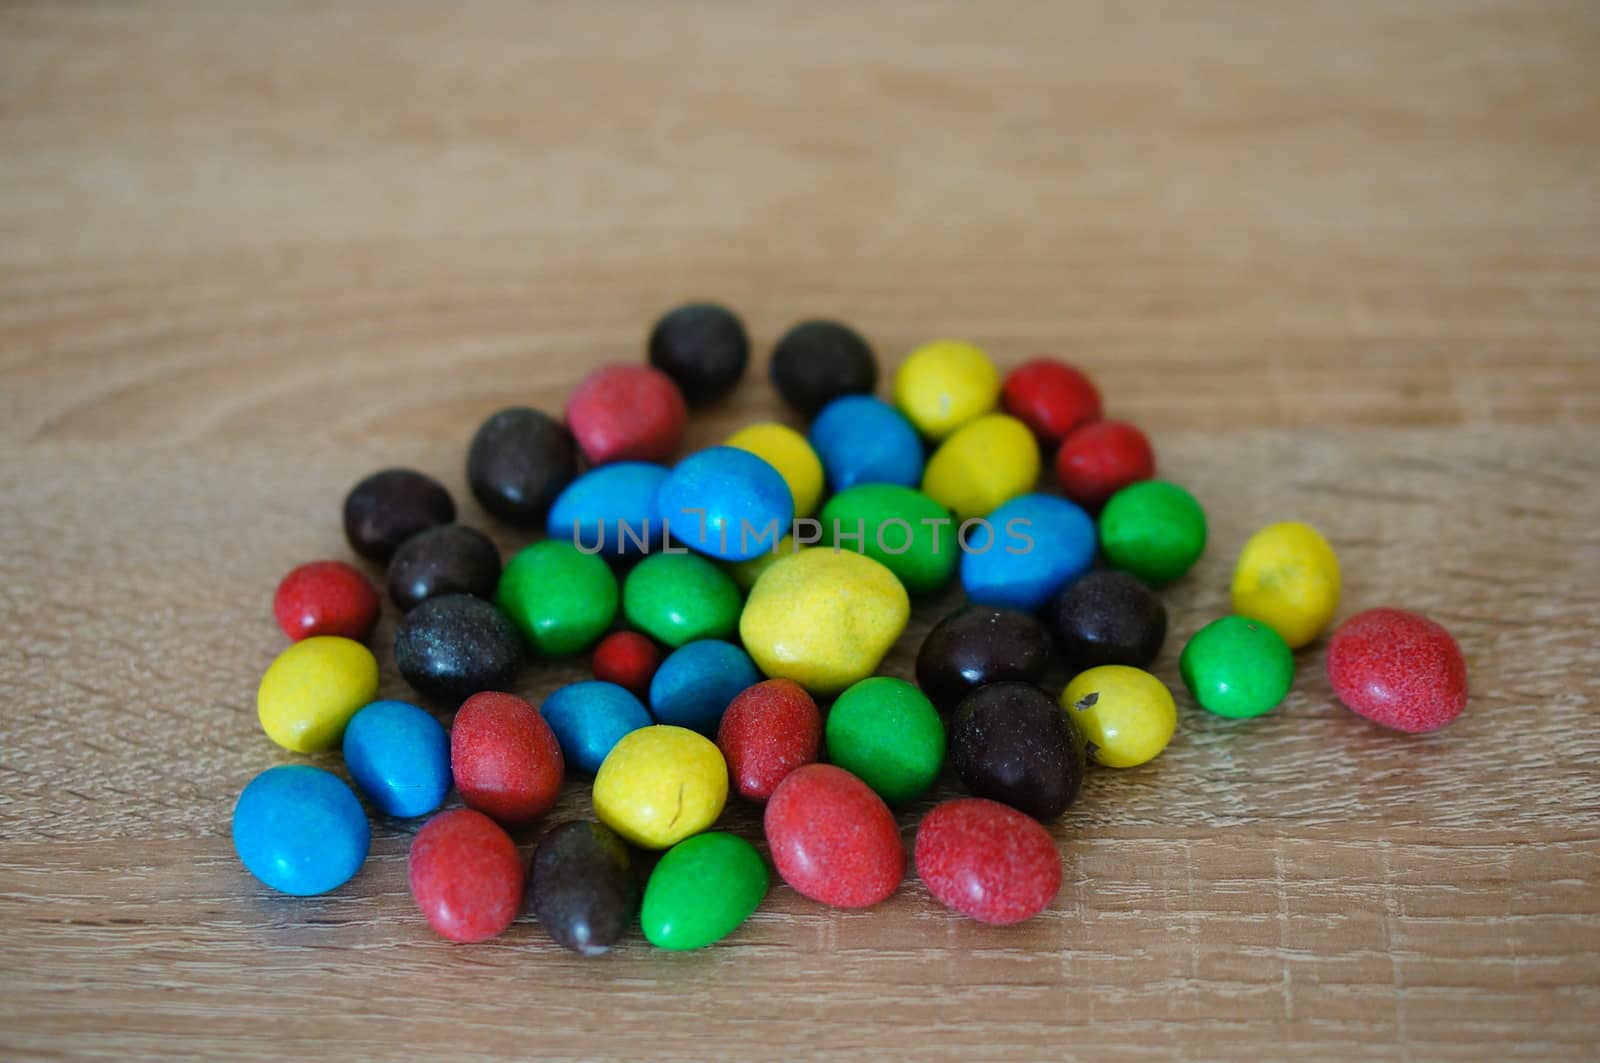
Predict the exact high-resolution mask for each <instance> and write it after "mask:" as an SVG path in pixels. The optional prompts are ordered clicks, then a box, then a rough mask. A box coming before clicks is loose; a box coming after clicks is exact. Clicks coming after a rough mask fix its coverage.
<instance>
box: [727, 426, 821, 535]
mask: <svg viewBox="0 0 1600 1063" xmlns="http://www.w3.org/2000/svg"><path fill="white" fill-rule="evenodd" d="M723 445H724V446H728V447H734V448H736V449H738V450H748V451H749V452H750V453H752V454H754V455H755V456H756V457H758V458H760V459H761V460H762V461H764V462H766V463H767V464H768V465H771V466H772V467H773V468H774V469H776V470H778V475H779V476H782V477H783V482H784V483H786V484H788V485H789V496H790V498H791V499H793V501H794V515H795V516H797V517H809V516H811V514H813V513H815V512H816V511H817V506H818V505H819V504H820V503H821V502H822V459H821V458H818V457H817V452H816V451H814V450H812V449H811V444H810V443H808V442H806V437H805V436H803V435H801V434H800V433H799V432H796V431H795V430H794V429H793V428H790V427H789V426H788V425H786V424H778V423H777V422H776V421H766V422H763V423H761V424H752V425H747V426H746V427H744V428H741V429H739V431H737V432H735V433H733V435H731V436H729V437H728V439H727V442H725V443H724V444H723Z"/></svg>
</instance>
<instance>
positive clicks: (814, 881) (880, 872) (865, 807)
mask: <svg viewBox="0 0 1600 1063" xmlns="http://www.w3.org/2000/svg"><path fill="white" fill-rule="evenodd" d="M762 824H763V827H764V829H765V831H766V835H767V848H768V849H769V850H770V851H771V853H772V862H773V864H774V865H776V867H777V869H778V874H779V875H780V876H781V877H782V878H783V880H784V881H785V882H787V883H788V884H789V885H791V886H793V887H794V888H795V889H796V890H798V891H799V892H800V893H802V894H804V895H805V896H807V897H810V898H811V899H812V900H814V901H821V902H822V903H823V904H828V905H832V906H833V907H835V908H868V907H871V906H872V905H874V904H877V903H878V902H879V901H882V900H884V899H886V898H887V897H888V896H889V894H891V893H893V892H894V891H895V888H896V887H897V886H899V885H900V880H901V879H902V878H904V877H905V873H906V850H905V845H904V844H903V843H902V842H901V841H900V828H899V827H898V826H896V825H895V822H894V813H892V812H890V811H889V806H888V805H886V804H884V803H883V799H882V798H881V797H879V796H878V795H877V794H875V793H873V792H872V789H871V788H870V787H868V786H867V784H866V783H864V782H862V781H861V780H860V779H858V778H856V777H855V776H854V775H851V774H850V773H849V772H847V771H845V770H844V769H843V768H836V767H834V766H833V765H832V764H808V765H806V766H805V767H803V768H800V769H798V770H796V771H794V772H791V773H790V774H789V777H788V778H786V779H784V780H783V782H781V783H779V784H778V789H777V790H776V791H774V792H773V795H772V800H770V801H768V802H767V811H766V815H765V816H764V817H763V820H762Z"/></svg>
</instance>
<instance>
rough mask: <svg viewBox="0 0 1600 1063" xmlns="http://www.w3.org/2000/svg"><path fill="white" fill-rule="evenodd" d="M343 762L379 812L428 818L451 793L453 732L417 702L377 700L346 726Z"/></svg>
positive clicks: (358, 713) (406, 816)
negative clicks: (426, 816) (414, 703)
mask: <svg viewBox="0 0 1600 1063" xmlns="http://www.w3.org/2000/svg"><path fill="white" fill-rule="evenodd" d="M344 766H345V767H346V768H348V769H349V770H350V777H351V778H352V779H354V780H355V783H356V788H357V789H359V790H360V791H361V792H362V793H363V794H365V795H366V798H367V800H368V801H371V802H372V805H373V807H374V808H376V809H377V810H378V811H379V812H382V813H384V814H386V815H390V816H399V817H400V818H402V819H406V818H409V817H411V816H423V815H426V814H428V813H429V812H432V811H433V810H434V809H436V808H438V807H439V806H440V805H442V804H444V795H445V794H447V793H449V792H450V736H449V735H448V734H446V733H445V730H444V728H443V727H442V726H440V724H439V721H438V720H435V719H434V718H433V716H432V714H430V713H428V712H425V711H423V710H422V709H419V708H417V707H416V706H415V705H411V704H408V703H407V702H404V701H374V702H373V703H372V704H371V705H368V706H366V707H365V708H363V709H362V710H361V711H359V712H357V713H356V714H355V715H354V716H352V717H350V723H349V724H348V725H347V726H346V727H345V729H344Z"/></svg>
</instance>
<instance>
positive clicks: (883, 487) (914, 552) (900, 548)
mask: <svg viewBox="0 0 1600 1063" xmlns="http://www.w3.org/2000/svg"><path fill="white" fill-rule="evenodd" d="M820 519H821V522H822V542H823V545H825V546H838V547H839V548H840V549H843V550H854V551H855V552H856V553H860V554H866V555H867V556H868V557H870V558H872V560H874V561H876V562H878V563H879V564H881V565H883V567H884V568H887V569H888V570H889V571H890V572H893V573H894V574H895V578H897V579H898V580H899V581H900V582H901V583H903V584H904V585H905V588H906V590H907V591H908V592H910V593H911V594H932V593H933V592H935V591H938V590H942V589H943V588H944V586H945V585H946V584H947V583H949V582H950V578H951V577H952V576H954V575H955V571H956V565H957V564H958V563H959V562H960V559H961V554H960V551H959V549H958V548H957V546H956V527H955V522H954V521H953V520H951V518H950V511H949V510H947V509H945V508H944V507H943V506H941V505H939V503H937V502H935V501H934V500H933V499H931V498H929V497H928V496H927V495H925V494H923V493H922V492H921V491H918V490H916V489H915V488H911V487H902V486H900V485H899V484H860V485H858V486H856V487H851V488H847V489H845V490H843V491H840V492H839V493H838V494H836V495H834V496H833V497H832V498H830V499H828V504H827V505H825V506H823V507H822V516H821V518H820Z"/></svg>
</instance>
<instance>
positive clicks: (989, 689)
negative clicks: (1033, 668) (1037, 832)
mask: <svg viewBox="0 0 1600 1063" xmlns="http://www.w3.org/2000/svg"><path fill="white" fill-rule="evenodd" d="M1085 752H1086V750H1085V746H1084V740H1083V736H1082V735H1081V734H1080V733H1079V732H1078V729H1077V727H1076V725H1075V724H1074V723H1073V721H1072V720H1071V719H1070V718H1069V717H1068V716H1067V714H1066V713H1065V712H1064V711H1062V709H1061V707H1060V706H1058V705H1057V704H1056V703H1055V702H1054V701H1052V700H1050V697H1049V696H1048V695H1047V694H1045V692H1044V691H1042V690H1040V689H1039V688H1038V687H1036V686H1034V685H1032V684H1031V683H994V684H991V685H989V686H986V687H980V688H979V689H978V690H976V691H974V692H973V693H971V694H969V695H967V697H966V698H965V699H964V700H963V701H962V702H961V704H960V706H959V707H957V709H956V711H955V715H953V716H952V717H951V718H950V762H951V764H952V766H954V768H955V770H956V774H957V775H958V776H959V777H960V778H961V784H962V785H963V786H965V787H966V788H967V790H968V791H969V792H970V793H972V794H973V795H974V796H975V797H987V798H989V799H990V800H993V801H1000V802H1002V803H1004V804H1008V805H1010V806H1011V807H1012V808H1016V809H1020V810H1021V811H1023V812H1026V813H1027V814H1028V815H1030V816H1032V817H1033V818H1034V819H1041V820H1047V819H1055V818H1056V817H1057V816H1059V815H1061V813H1063V812H1065V811H1066V810H1067V808H1068V807H1069V806H1070V805H1071V804H1072V802H1073V800H1074V799H1076V798H1077V796H1078V789H1079V787H1080V786H1082V784H1083V773H1084V756H1085Z"/></svg>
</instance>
